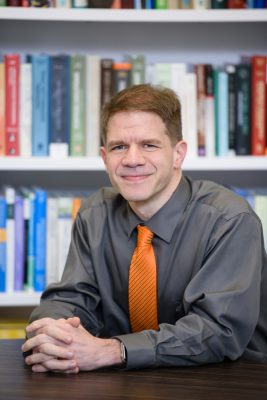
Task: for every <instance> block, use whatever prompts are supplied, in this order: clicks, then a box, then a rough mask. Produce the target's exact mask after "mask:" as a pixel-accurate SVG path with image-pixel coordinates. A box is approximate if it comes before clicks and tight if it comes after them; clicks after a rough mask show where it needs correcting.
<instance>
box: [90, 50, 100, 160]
mask: <svg viewBox="0 0 267 400" xmlns="http://www.w3.org/2000/svg"><path fill="white" fill-rule="evenodd" d="M100 103H101V61H100V57H98V56H87V57H86V155H87V156H88V157H94V156H96V157H97V156H99V149H100V108H101V107H100Z"/></svg>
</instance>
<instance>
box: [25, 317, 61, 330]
mask: <svg viewBox="0 0 267 400" xmlns="http://www.w3.org/2000/svg"><path fill="white" fill-rule="evenodd" d="M52 321H55V320H53V319H52V318H41V319H37V320H36V321H33V322H32V323H31V324H29V325H28V326H26V332H27V333H31V332H34V331H36V330H38V329H40V328H42V327H43V326H45V325H48V324H51V323H52Z"/></svg>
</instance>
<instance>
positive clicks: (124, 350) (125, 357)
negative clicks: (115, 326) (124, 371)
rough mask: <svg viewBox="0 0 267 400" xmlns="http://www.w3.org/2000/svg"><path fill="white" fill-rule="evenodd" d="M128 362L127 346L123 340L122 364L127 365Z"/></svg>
mask: <svg viewBox="0 0 267 400" xmlns="http://www.w3.org/2000/svg"><path fill="white" fill-rule="evenodd" d="M126 363H127V354H126V348H125V346H124V343H123V342H121V365H122V366H123V365H126Z"/></svg>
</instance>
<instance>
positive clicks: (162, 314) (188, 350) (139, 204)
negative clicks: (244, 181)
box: [22, 85, 267, 373]
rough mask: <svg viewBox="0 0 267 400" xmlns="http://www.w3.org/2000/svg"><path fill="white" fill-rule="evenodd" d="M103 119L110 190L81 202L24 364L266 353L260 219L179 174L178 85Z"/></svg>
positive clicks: (114, 107) (143, 91)
mask: <svg viewBox="0 0 267 400" xmlns="http://www.w3.org/2000/svg"><path fill="white" fill-rule="evenodd" d="M102 127H103V147H102V148H101V156H102V158H103V160H104V163H105V166H106V170H107V172H108V174H109V177H110V181H111V183H112V186H113V188H114V189H112V188H104V189H102V190H100V191H98V192H97V193H96V194H94V195H93V196H91V197H90V198H89V199H88V200H86V201H85V202H84V204H83V206H82V207H81V209H80V211H79V213H78V215H77V218H76V220H75V223H74V226H73V231H72V240H71V244H70V250H69V254H68V258H67V262H66V267H65V270H64V274H63V277H62V280H61V282H60V283H57V284H53V285H51V286H50V287H48V288H47V290H46V291H45V292H44V294H43V296H42V300H41V304H40V306H39V307H38V308H37V309H35V310H34V312H33V314H32V316H31V321H33V322H31V323H30V325H29V326H28V327H27V328H26V331H27V336H28V340H27V341H26V342H25V343H24V345H23V347H22V350H23V351H24V352H29V351H32V354H31V355H28V356H27V357H26V358H25V361H26V363H27V364H28V365H31V366H32V370H33V371H37V372H44V371H55V372H56V371H62V372H66V373H77V372H78V371H81V370H93V369H96V368H100V367H107V366H121V367H123V368H128V369H130V368H142V367H158V366H185V365H186V366H190V365H200V364H204V363H213V362H220V361H222V360H224V359H225V358H229V359H231V360H235V359H237V358H239V357H241V356H243V357H246V358H250V359H255V360H261V361H266V360H267V299H266V292H267V291H266V285H267V268H266V265H267V262H266V253H265V250H264V245H263V236H262V229H261V224H260V221H259V218H258V217H257V216H256V215H255V213H254V212H253V211H252V209H251V208H250V207H249V205H248V204H247V203H246V202H245V201H244V200H242V199H241V198H239V197H238V196H236V195H235V194H233V193H232V192H231V191H229V190H227V189H225V188H223V187H221V186H219V185H217V184H215V183H212V182H207V181H192V180H191V179H190V178H187V177H185V176H183V174H182V171H181V167H182V163H183V160H184V158H185V155H186V143H185V141H183V139H182V129H181V110H180V103H179V101H178V99H177V97H176V96H175V94H174V93H173V92H172V91H171V90H168V89H164V88H157V87H152V86H150V85H137V86H133V87H131V88H129V89H126V90H124V91H122V92H120V93H119V94H117V95H116V96H115V97H114V98H113V99H112V100H111V101H110V103H109V104H107V105H106V106H105V108H104V110H103V113H102ZM147 234H148V235H150V236H149V238H148V239H147V237H148V236H146V235H147ZM142 236H143V239H144V236H145V239H144V241H143V242H142V243H141V238H142ZM137 242H138V243H137ZM136 243H137V244H138V246H137V248H136V249H135V247H136ZM146 268H148V269H146ZM144 271H145V272H144ZM138 275H139V281H138ZM148 277H149V278H148Z"/></svg>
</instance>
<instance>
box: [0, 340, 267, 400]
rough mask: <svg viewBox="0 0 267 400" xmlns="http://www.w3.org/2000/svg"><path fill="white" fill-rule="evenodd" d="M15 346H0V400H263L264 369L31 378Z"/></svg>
mask: <svg viewBox="0 0 267 400" xmlns="http://www.w3.org/2000/svg"><path fill="white" fill-rule="evenodd" d="M21 344H22V341H21V340H0V399H1V400H11V399H12V400H15V399H16V400H31V399H34V400H61V399H62V400H69V399H71V400H80V399H87V400H96V399H97V400H102V399H104V400H105V399H107V400H108V399H109V400H112V399H114V400H122V399H127V400H151V399H155V400H161V399H162V400H163V399H164V400H166V399H168V400H172V399H179V400H202V399H203V400H204V399H205V400H207V399H208V400H222V399H223V400H232V399H234V400H239V399H240V400H241V399H242V400H248V399H249V400H261V399H262V400H263V399H264V400H266V399H267V364H254V363H248V362H241V361H237V362H224V363H221V364H216V365H215V364H214V365H208V366H202V367H190V368H168V369H165V368H164V369H163V368H162V369H153V370H152V369H144V370H138V371H116V370H99V371H94V372H82V373H79V374H78V375H64V374H53V373H45V374H37V373H32V372H31V370H30V369H29V368H28V367H27V366H26V365H25V364H24V360H23V357H22V355H21V352H20V347H21Z"/></svg>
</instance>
